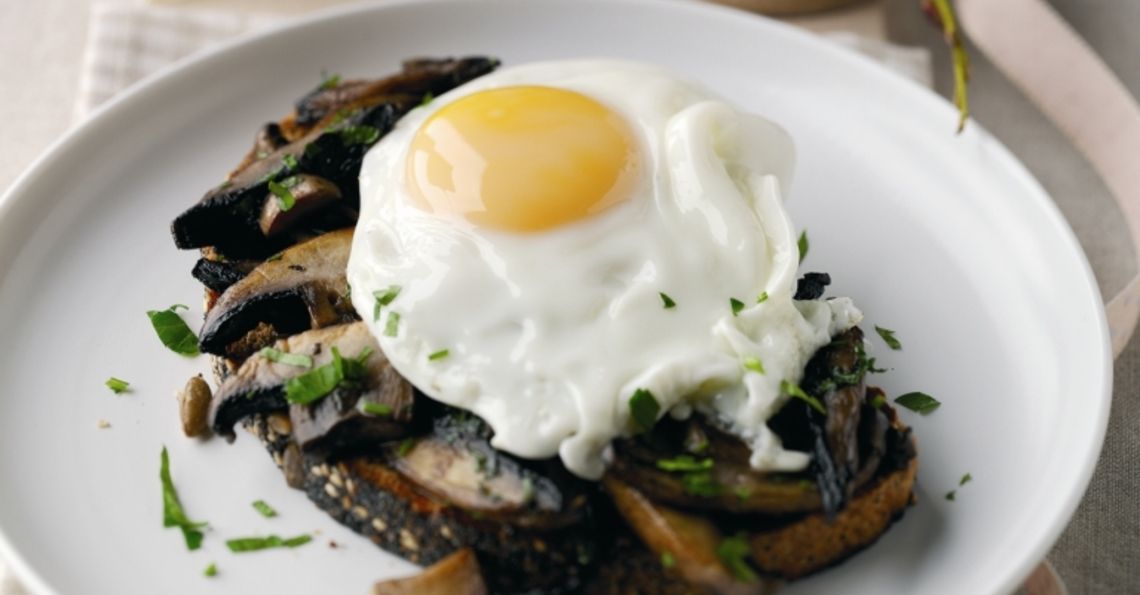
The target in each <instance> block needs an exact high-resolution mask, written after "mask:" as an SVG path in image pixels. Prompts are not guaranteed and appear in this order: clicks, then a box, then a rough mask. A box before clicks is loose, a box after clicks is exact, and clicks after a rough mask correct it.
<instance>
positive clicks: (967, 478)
mask: <svg viewBox="0 0 1140 595" xmlns="http://www.w3.org/2000/svg"><path fill="white" fill-rule="evenodd" d="M973 480H974V478H973V476H971V475H970V474H969V473H967V474H965V475H963V476H962V479H960V480H958V485H959V486H964V485H966V484H968V483H970V482H971V481H973Z"/></svg>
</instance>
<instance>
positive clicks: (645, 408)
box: [629, 388, 661, 432]
mask: <svg viewBox="0 0 1140 595" xmlns="http://www.w3.org/2000/svg"><path fill="white" fill-rule="evenodd" d="M658 413H661V405H660V404H659V403H658V402H657V397H654V396H653V393H651V392H649V391H647V390H645V389H644V388H639V389H637V390H636V391H634V392H633V396H632V397H630V398H629V414H630V417H632V418H633V425H634V426H635V427H636V428H637V429H639V430H641V431H642V432H648V431H649V430H652V429H653V425H654V424H656V423H657V414H658Z"/></svg>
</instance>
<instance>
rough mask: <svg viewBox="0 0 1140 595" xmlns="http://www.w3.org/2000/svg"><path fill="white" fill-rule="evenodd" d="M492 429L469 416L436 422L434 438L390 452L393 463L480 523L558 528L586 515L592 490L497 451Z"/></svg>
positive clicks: (552, 468)
mask: <svg viewBox="0 0 1140 595" xmlns="http://www.w3.org/2000/svg"><path fill="white" fill-rule="evenodd" d="M489 438H490V435H489V430H488V429H487V427H486V425H485V424H484V423H483V422H482V421H480V420H479V419H478V418H476V417H474V416H472V415H470V414H467V413H463V412H454V413H448V414H445V415H444V416H443V417H440V418H438V419H436V421H435V427H434V429H433V431H432V433H431V434H430V435H428V436H424V437H420V438H416V439H412V440H411V441H410V442H408V443H405V444H399V445H390V446H389V447H388V459H389V464H390V465H391V466H392V467H393V468H394V469H396V470H397V471H399V472H400V473H401V474H402V475H403V476H405V477H407V478H408V479H409V480H411V481H412V482H413V483H415V484H416V485H418V486H420V487H421V488H422V489H424V490H426V491H427V492H429V493H430V494H432V495H434V496H435V497H436V498H437V499H439V500H442V501H445V502H447V503H448V504H450V505H451V506H454V507H456V508H459V509H461V510H463V511H465V512H467V513H468V514H470V515H474V516H476V517H478V518H480V519H484V518H486V519H499V520H503V521H505V522H508V523H510V524H512V525H516V526H520V527H531V528H535V527H540V528H542V529H554V528H559V527H565V526H568V525H571V524H573V523H576V522H579V521H581V520H582V519H583V518H584V515H585V513H586V506H587V504H588V503H587V498H586V497H585V495H584V492H585V489H586V486H585V484H584V483H583V482H582V481H581V480H579V479H577V478H572V477H570V476H569V475H568V474H567V473H566V472H565V470H564V469H561V467H560V465H557V464H555V463H553V462H551V463H550V464H547V465H543V464H541V463H540V464H537V466H536V464H534V463H529V464H528V463H523V462H522V461H520V460H518V459H516V458H514V457H512V456H510V455H508V454H506V453H503V452H501V451H497V450H495V449H494V448H492V447H491V445H490V442H489V441H488V440H489Z"/></svg>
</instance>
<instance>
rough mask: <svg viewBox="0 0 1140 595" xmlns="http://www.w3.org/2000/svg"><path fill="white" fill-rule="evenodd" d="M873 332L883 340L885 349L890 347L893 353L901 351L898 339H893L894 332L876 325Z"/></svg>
mask: <svg viewBox="0 0 1140 595" xmlns="http://www.w3.org/2000/svg"><path fill="white" fill-rule="evenodd" d="M875 332H876V333H879V336H880V337H882V338H883V343H886V344H887V347H890V348H891V349H892V350H894V351H900V350H902V343H899V340H898V338H896V337H895V332H894V331H892V330H891V329H889V328H883V327H881V326H878V325H876V326H875Z"/></svg>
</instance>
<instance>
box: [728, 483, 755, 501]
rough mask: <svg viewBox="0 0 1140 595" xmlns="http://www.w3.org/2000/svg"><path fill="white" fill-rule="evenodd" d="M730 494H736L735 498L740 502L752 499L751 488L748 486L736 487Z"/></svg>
mask: <svg viewBox="0 0 1140 595" xmlns="http://www.w3.org/2000/svg"><path fill="white" fill-rule="evenodd" d="M732 493H734V494H736V497H737V498H739V499H741V500H747V499H749V498H751V497H752V488H750V487H748V486H736V489H735V490H732Z"/></svg>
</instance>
